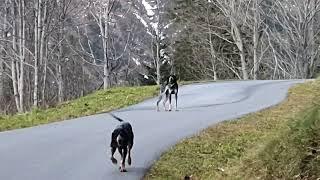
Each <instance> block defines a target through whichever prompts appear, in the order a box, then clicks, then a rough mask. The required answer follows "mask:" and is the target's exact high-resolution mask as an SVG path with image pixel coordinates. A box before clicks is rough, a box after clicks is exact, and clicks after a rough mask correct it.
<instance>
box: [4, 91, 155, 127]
mask: <svg viewBox="0 0 320 180" xmlns="http://www.w3.org/2000/svg"><path fill="white" fill-rule="evenodd" d="M157 89H158V87H157V86H143V87H118V88H111V89H109V90H106V91H98V92H95V93H93V94H90V95H88V96H85V97H82V98H79V99H76V100H74V101H70V102H65V103H63V104H60V105H58V106H56V107H54V108H49V109H35V110H33V111H31V112H28V113H24V114H17V115H12V116H0V131H5V130H11V129H17V128H25V127H31V126H36V125H40V124H47V123H51V122H56V121H61V120H66V119H71V118H76V117H81V116H87V115H92V114H96V113H100V112H108V111H111V110H114V109H118V108H122V107H125V106H128V105H132V104H136V103H138V102H141V101H142V100H144V99H146V98H150V97H153V96H154V95H156V94H157V93H158V91H157Z"/></svg>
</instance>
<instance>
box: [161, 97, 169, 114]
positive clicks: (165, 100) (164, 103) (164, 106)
mask: <svg viewBox="0 0 320 180" xmlns="http://www.w3.org/2000/svg"><path fill="white" fill-rule="evenodd" d="M168 99H169V98H168V94H166V98H165V99H164V101H162V103H163V108H164V110H165V111H167V108H166V103H167V101H168Z"/></svg>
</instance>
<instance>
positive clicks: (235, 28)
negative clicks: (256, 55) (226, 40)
mask: <svg viewBox="0 0 320 180" xmlns="http://www.w3.org/2000/svg"><path fill="white" fill-rule="evenodd" d="M230 21H231V32H232V37H233V39H234V41H235V43H236V45H237V47H238V49H239V55H240V61H241V71H242V78H243V79H244V80H247V79H248V71H247V63H246V57H245V52H244V48H243V41H242V36H241V33H240V29H239V28H238V26H237V24H236V22H235V20H234V19H233V18H232V17H231V20H230Z"/></svg>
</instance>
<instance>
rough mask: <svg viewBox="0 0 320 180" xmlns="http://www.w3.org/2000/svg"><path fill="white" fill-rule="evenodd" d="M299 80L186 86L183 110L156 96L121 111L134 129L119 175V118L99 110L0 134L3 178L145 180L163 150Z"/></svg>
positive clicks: (279, 95)
mask: <svg viewBox="0 0 320 180" xmlns="http://www.w3.org/2000/svg"><path fill="white" fill-rule="evenodd" d="M299 82H302V81H300V80H296V81H243V82H239V81H238V82H220V83H209V84H195V85H187V86H184V87H183V88H181V90H180V96H179V97H180V99H179V100H180V101H179V103H180V104H179V107H180V108H179V109H180V111H178V112H156V111H155V107H154V105H155V99H150V100H147V101H145V102H143V103H140V104H138V105H135V106H131V107H129V108H126V109H121V110H119V111H118V112H115V114H117V115H119V116H120V117H122V118H124V119H127V120H128V121H129V122H131V124H132V125H133V130H134V131H135V145H134V148H133V152H132V156H133V164H132V167H129V168H128V171H129V172H127V173H119V171H118V168H117V167H116V166H114V165H112V164H111V162H110V161H109V156H110V152H109V148H108V145H109V143H110V133H111V131H112V129H113V127H115V126H116V125H117V124H118V122H117V121H116V120H114V119H112V118H111V116H110V115H109V114H99V115H95V116H88V117H84V118H78V119H75V120H69V121H64V122H59V123H53V124H49V125H43V126H37V127H33V128H26V129H20V130H14V131H8V132H2V133H0V180H116V179H128V180H134V179H140V178H141V177H142V176H143V175H144V173H145V172H146V171H147V169H148V167H150V166H151V165H152V163H153V162H154V160H156V159H157V158H158V157H159V156H160V154H161V152H163V151H165V150H166V149H168V147H170V146H172V145H173V144H175V143H176V142H177V141H179V140H180V139H182V138H184V137H186V136H190V135H192V134H194V133H196V132H198V131H200V130H201V129H203V128H205V127H207V126H209V125H212V124H215V123H218V122H221V121H223V120H227V119H232V118H236V117H239V116H242V115H244V114H247V113H250V112H254V111H258V110H260V109H263V108H266V107H269V106H272V105H275V104H277V103H279V102H280V101H282V100H283V99H284V98H285V97H286V93H287V90H288V88H289V87H290V86H292V85H293V84H296V83H299Z"/></svg>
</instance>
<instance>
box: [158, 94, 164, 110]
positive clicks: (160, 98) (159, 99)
mask: <svg viewBox="0 0 320 180" xmlns="http://www.w3.org/2000/svg"><path fill="white" fill-rule="evenodd" d="M162 96H163V94H160V96H159V98H158V101H157V111H159V103H160V101H161V100H162Z"/></svg>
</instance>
